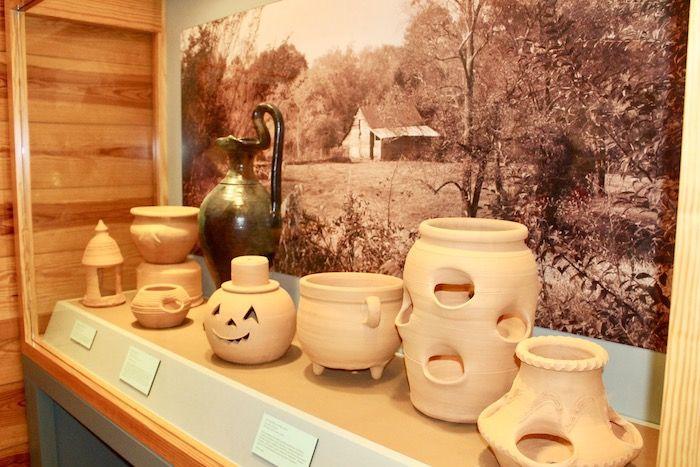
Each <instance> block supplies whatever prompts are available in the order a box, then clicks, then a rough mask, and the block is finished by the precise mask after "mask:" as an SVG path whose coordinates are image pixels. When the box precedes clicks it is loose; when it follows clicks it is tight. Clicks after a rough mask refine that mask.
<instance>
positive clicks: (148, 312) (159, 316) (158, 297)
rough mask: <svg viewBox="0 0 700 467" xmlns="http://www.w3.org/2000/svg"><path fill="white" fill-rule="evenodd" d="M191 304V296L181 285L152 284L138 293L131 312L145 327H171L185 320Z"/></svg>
mask: <svg viewBox="0 0 700 467" xmlns="http://www.w3.org/2000/svg"><path fill="white" fill-rule="evenodd" d="M190 305H191V299H190V296H189V295H188V294H187V292H186V291H185V289H183V288H182V287H180V286H179V285H175V284H151V285H147V286H145V287H142V288H141V289H139V291H138V292H137V293H136V295H135V296H134V298H133V300H132V301H131V312H132V313H133V314H134V316H135V317H136V319H137V320H138V322H139V323H140V324H141V325H142V326H143V327H145V328H156V329H161V328H171V327H174V326H179V325H180V324H181V323H182V322H183V321H184V320H185V317H186V316H187V313H188V312H189V310H190Z"/></svg>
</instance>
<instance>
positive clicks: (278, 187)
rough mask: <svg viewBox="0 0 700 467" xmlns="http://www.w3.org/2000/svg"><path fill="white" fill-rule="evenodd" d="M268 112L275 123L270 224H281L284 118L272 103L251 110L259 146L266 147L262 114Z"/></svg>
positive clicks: (268, 138)
mask: <svg viewBox="0 0 700 467" xmlns="http://www.w3.org/2000/svg"><path fill="white" fill-rule="evenodd" d="M265 114H268V115H270V116H271V117H272V122H273V123H274V124H275V142H274V145H273V146H272V170H271V171H270V198H271V206H270V211H271V213H272V226H273V227H280V226H281V224H282V154H283V152H284V119H283V118H282V112H280V110H279V109H278V108H277V107H276V106H274V105H272V104H267V103H264V104H258V105H257V106H256V107H255V110H253V124H254V125H255V130H256V131H257V133H258V140H259V143H258V144H259V146H260V147H261V148H262V149H266V148H268V147H269V146H270V132H269V131H268V130H267V126H266V125H265V121H264V116H265Z"/></svg>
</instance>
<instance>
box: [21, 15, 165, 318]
mask: <svg viewBox="0 0 700 467" xmlns="http://www.w3.org/2000/svg"><path fill="white" fill-rule="evenodd" d="M64 3H65V2H64ZM41 5H43V4H41ZM37 8H39V7H37ZM26 34H27V39H28V40H27V80H28V85H29V86H28V100H29V141H30V144H29V147H30V152H31V183H32V213H33V227H34V255H35V256H34V264H35V266H36V296H37V305H38V311H39V313H40V315H41V319H40V320H39V322H40V326H39V327H40V329H43V326H42V325H43V324H44V323H45V322H46V319H45V317H46V316H47V315H48V314H50V312H51V310H52V309H53V306H54V304H55V302H56V300H58V299H65V298H74V297H78V296H80V295H82V293H83V292H84V288H85V274H84V269H83V268H82V266H81V264H80V261H81V257H82V254H83V249H84V248H85V245H86V243H87V242H88V241H89V240H90V238H91V237H92V235H94V232H93V229H94V227H95V224H96V223H97V221H98V220H99V219H103V220H104V221H105V223H106V224H107V226H108V227H109V231H110V235H111V236H112V237H113V238H114V239H115V240H116V241H117V242H118V243H119V245H120V247H121V249H122V254H123V255H124V259H125V265H124V272H125V275H124V287H125V288H126V289H127V290H128V289H131V288H134V287H135V286H136V281H135V267H136V265H138V263H139V262H140V261H141V260H140V258H139V256H138V253H137V251H136V248H135V247H134V245H133V243H132V241H131V237H130V235H129V224H130V223H131V220H132V217H131V215H130V214H129V209H130V208H131V207H133V206H140V205H151V204H154V203H155V202H156V198H155V185H154V182H153V180H154V165H153V121H154V112H153V75H154V70H153V35H152V34H150V33H148V32H142V31H133V30H127V29H124V28H117V27H112V26H104V25H94V24H86V23H78V22H75V21H73V20H67V19H63V18H52V17H46V16H38V15H35V14H34V12H33V11H31V12H30V13H28V14H27V17H26ZM106 282H107V285H108V286H110V285H111V284H109V281H106Z"/></svg>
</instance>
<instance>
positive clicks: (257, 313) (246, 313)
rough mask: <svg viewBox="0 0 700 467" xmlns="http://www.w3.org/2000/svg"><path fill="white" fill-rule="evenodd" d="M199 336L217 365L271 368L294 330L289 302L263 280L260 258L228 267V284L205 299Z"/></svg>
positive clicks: (243, 259)
mask: <svg viewBox="0 0 700 467" xmlns="http://www.w3.org/2000/svg"><path fill="white" fill-rule="evenodd" d="M207 307H208V309H209V312H208V314H207V316H206V318H205V320H204V330H205V332H206V334H207V340H208V341H209V345H210V346H211V348H212V351H213V352H214V353H215V354H216V355H217V356H218V357H219V358H221V359H223V360H226V361H229V362H233V363H244V364H258V363H266V362H271V361H273V360H277V359H278V358H280V357H282V356H283V355H284V354H285V353H286V352H287V350H288V349H289V346H290V345H291V343H292V338H293V337H294V329H295V326H296V312H295V309H294V302H293V301H292V299H291V297H290V296H289V294H288V293H287V292H286V291H285V290H284V289H282V288H281V287H280V285H279V283H278V282H277V281H275V280H271V279H270V278H269V264H268V260H267V258H266V257H264V256H239V257H237V258H234V259H233V260H232V261H231V280H230V281H228V282H224V283H223V284H222V285H221V288H220V289H218V290H217V291H216V292H214V294H213V295H212V296H211V298H209V301H208V303H207Z"/></svg>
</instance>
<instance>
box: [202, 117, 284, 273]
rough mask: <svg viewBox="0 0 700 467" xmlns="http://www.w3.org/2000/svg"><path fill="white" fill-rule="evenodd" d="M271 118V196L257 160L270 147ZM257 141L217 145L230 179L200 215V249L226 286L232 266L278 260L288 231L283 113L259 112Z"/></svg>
mask: <svg viewBox="0 0 700 467" xmlns="http://www.w3.org/2000/svg"><path fill="white" fill-rule="evenodd" d="M266 113H267V114H269V115H270V116H271V117H272V120H273V122H274V124H275V144H274V146H273V151H272V171H271V184H270V191H271V195H270V194H268V193H267V191H266V190H265V188H264V187H263V186H262V185H261V184H260V182H259V181H258V179H257V177H256V176H255V172H254V162H255V156H256V155H257V154H258V153H259V152H261V151H262V150H263V149H267V148H268V147H269V146H270V133H269V132H268V130H267V127H266V126H265V122H264V120H263V118H264V116H265V114H266ZM253 124H254V125H255V130H256V132H257V134H258V135H257V138H237V137H235V136H227V137H225V138H219V139H217V140H216V144H217V145H218V146H219V147H220V148H221V149H223V150H224V151H225V152H226V153H227V154H228V158H229V170H228V173H227V174H226V176H225V177H224V178H223V180H221V182H219V184H218V185H217V186H216V187H214V189H213V190H212V191H211V192H209V194H208V195H207V197H206V198H204V201H202V205H201V206H200V210H199V243H200V246H201V248H202V250H203V251H204V257H205V259H206V261H207V266H208V268H209V272H210V273H211V275H212V278H213V279H214V281H215V282H216V284H218V285H219V286H221V283H222V282H223V281H224V280H226V279H227V278H229V277H231V260H232V259H233V258H235V257H237V256H243V255H260V256H266V257H267V258H268V260H269V261H270V264H272V260H273V258H274V255H275V250H276V249H277V244H278V243H279V237H280V231H281V228H282V216H281V213H280V204H281V201H282V199H281V198H282V148H283V142H284V121H283V120H282V114H281V113H280V111H279V109H278V108H277V107H275V106H274V105H271V104H259V105H258V106H257V107H255V110H254V111H253Z"/></svg>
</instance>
